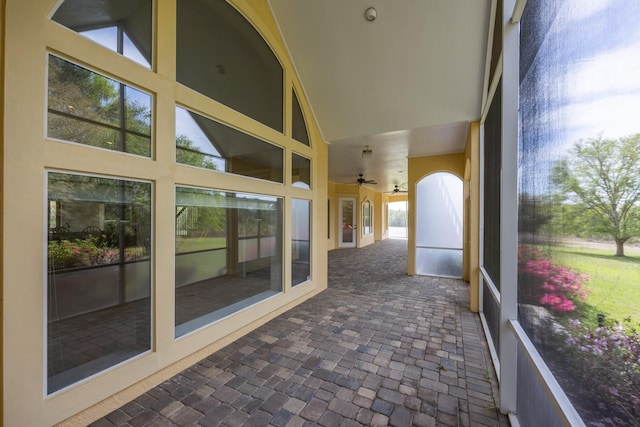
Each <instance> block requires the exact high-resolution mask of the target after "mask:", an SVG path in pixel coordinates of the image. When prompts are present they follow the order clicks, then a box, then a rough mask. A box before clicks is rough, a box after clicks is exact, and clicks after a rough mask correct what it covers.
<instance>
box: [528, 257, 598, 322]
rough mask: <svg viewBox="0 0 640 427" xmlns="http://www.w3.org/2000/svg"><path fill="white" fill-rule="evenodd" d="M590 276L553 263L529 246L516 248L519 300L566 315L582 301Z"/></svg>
mask: <svg viewBox="0 0 640 427" xmlns="http://www.w3.org/2000/svg"><path fill="white" fill-rule="evenodd" d="M588 281H589V277H587V276H586V275H584V274H578V273H576V272H575V271H572V270H570V269H568V268H566V267H562V266H559V265H555V264H553V263H552V262H551V261H549V260H547V259H546V258H545V257H544V254H543V253H542V252H541V251H540V250H538V249H536V248H532V247H527V246H520V247H519V248H518V294H519V295H518V300H519V301H520V303H524V304H533V305H541V306H543V307H546V308H548V309H549V310H551V311H552V312H555V313H568V312H571V311H573V310H575V309H576V307H577V304H580V303H582V302H583V301H584V299H585V297H586V291H585V289H584V286H585V285H586V283H587V282H588Z"/></svg>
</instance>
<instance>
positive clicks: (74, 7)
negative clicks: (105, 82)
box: [51, 0, 153, 68]
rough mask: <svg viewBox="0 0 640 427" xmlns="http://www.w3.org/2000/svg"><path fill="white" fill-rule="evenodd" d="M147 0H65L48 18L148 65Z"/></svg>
mask: <svg viewBox="0 0 640 427" xmlns="http://www.w3.org/2000/svg"><path fill="white" fill-rule="evenodd" d="M152 4H153V2H152V1H151V0H127V1H116V0H65V1H64V2H63V3H62V4H61V5H60V6H59V7H58V9H56V12H55V13H54V14H53V16H52V18H51V19H52V20H54V21H55V22H57V23H59V24H62V25H64V26H65V27H67V28H69V29H71V30H73V31H76V32H78V33H80V34H82V35H83V36H85V37H87V38H89V39H91V40H93V41H95V42H96V43H99V44H101V45H103V46H104V47H106V48H107V49H111V50H113V51H114V52H118V53H120V54H122V55H124V56H125V57H127V58H129V59H132V60H133V61H135V62H137V63H139V64H141V65H144V66H145V67H148V68H150V67H151V53H152V52H151V46H152V44H153V43H152V34H151V29H152Z"/></svg>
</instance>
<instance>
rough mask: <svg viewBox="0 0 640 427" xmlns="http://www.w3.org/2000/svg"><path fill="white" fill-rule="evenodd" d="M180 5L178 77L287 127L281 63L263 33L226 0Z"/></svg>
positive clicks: (200, 0)
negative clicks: (285, 123) (284, 113)
mask: <svg viewBox="0 0 640 427" xmlns="http://www.w3.org/2000/svg"><path fill="white" fill-rule="evenodd" d="M177 8H178V9H177V28H176V38H177V40H176V50H177V57H176V73H177V80H178V82H180V83H182V84H184V85H185V86H188V87H190V88H191V89H193V90H195V91H198V92H200V93H201V94H203V95H205V96H208V97H209V98H211V99H214V100H216V101H218V102H221V103H222V104H224V105H226V106H228V107H231V108H233V109H234V110H237V111H239V112H241V113H243V114H245V115H247V116H249V117H251V118H253V119H255V120H257V121H259V122H261V123H263V124H265V125H267V126H269V127H272V128H273V129H275V130H277V131H279V132H282V131H283V123H284V120H283V96H284V91H283V71H282V66H281V65H280V62H279V61H278V59H277V58H276V56H275V55H274V54H273V51H272V50H271V48H270V47H269V45H268V44H267V43H266V42H265V41H264V39H263V38H262V36H261V35H260V34H259V33H258V32H257V31H256V30H255V28H254V27H253V26H252V25H251V24H250V23H249V22H248V21H247V20H246V19H245V18H244V16H242V15H241V14H240V13H239V12H238V11H237V10H236V9H234V8H233V7H232V6H231V5H229V4H228V3H227V2H226V1H222V0H192V1H179V2H177Z"/></svg>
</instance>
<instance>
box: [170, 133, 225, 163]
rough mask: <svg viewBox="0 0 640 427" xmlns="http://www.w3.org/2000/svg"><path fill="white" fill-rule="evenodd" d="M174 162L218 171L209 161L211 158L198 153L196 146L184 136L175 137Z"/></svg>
mask: <svg viewBox="0 0 640 427" xmlns="http://www.w3.org/2000/svg"><path fill="white" fill-rule="evenodd" d="M176 162H177V163H182V164H185V165H190V166H198V167H201V168H205V169H211V170H217V169H218V168H217V167H216V165H215V163H213V161H212V160H211V156H209V155H207V154H204V153H201V152H200V151H198V149H197V147H196V145H195V144H194V143H193V141H191V140H190V139H189V137H187V136H186V135H177V136H176Z"/></svg>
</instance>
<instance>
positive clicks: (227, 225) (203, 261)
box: [175, 187, 282, 337]
mask: <svg viewBox="0 0 640 427" xmlns="http://www.w3.org/2000/svg"><path fill="white" fill-rule="evenodd" d="M175 280H176V290H175V292H176V298H175V301H176V306H175V310H176V318H175V325H176V330H175V336H176V337H179V336H182V335H184V334H187V333H189V332H192V331H194V330H196V329H198V328H201V327H203V326H206V325H208V324H210V323H212V322H214V321H216V320H219V319H221V318H223V317H225V316H228V315H230V314H232V313H234V312H236V311H238V310H241V309H243V308H246V307H248V306H250V305H252V304H255V303H256V302H258V301H261V300H263V299H265V298H268V297H270V296H273V295H275V294H277V293H279V292H282V199H280V198H277V197H270V196H258V195H253V194H241V193H229V192H223V191H217V190H205V189H197V188H188V187H177V188H176V277H175Z"/></svg>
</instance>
